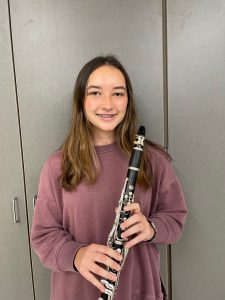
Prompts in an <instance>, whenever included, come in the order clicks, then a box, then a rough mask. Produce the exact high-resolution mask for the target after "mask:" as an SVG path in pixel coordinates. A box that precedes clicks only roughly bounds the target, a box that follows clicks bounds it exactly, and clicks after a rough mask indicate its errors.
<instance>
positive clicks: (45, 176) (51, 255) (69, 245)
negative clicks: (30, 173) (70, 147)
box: [31, 160, 86, 272]
mask: <svg viewBox="0 0 225 300" xmlns="http://www.w3.org/2000/svg"><path fill="white" fill-rule="evenodd" d="M57 184H58V183H57V182H56V180H54V179H53V178H52V175H51V172H50V167H49V163H48V160H47V161H46V162H45V164H44V167H43V169H42V172H41V176H40V181H39V188H38V195H37V201H36V205H35V209H34V216H33V223H32V229H31V244H32V248H33V249H34V251H35V252H36V254H37V255H38V256H39V258H40V260H41V262H42V263H43V265H44V266H45V267H47V268H49V269H51V270H53V271H56V272H65V271H71V272H76V269H75V268H74V265H73V260H74V257H75V255H76V253H77V251H78V250H79V249H80V248H81V247H83V246H86V245H85V244H80V243H78V242H76V241H75V240H74V238H73V236H72V235H71V234H70V233H69V232H68V231H66V230H65V229H64V228H63V222H62V212H60V209H59V206H58V205H57V198H58V197H59V196H60V193H59V190H58V189H57Z"/></svg>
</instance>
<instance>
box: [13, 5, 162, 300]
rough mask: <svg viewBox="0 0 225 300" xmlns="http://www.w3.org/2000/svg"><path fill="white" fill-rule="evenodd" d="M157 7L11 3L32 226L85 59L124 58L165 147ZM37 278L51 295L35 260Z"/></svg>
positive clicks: (143, 112) (141, 106)
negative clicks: (46, 166)
mask: <svg viewBox="0 0 225 300" xmlns="http://www.w3.org/2000/svg"><path fill="white" fill-rule="evenodd" d="M161 9H162V8H161V2H160V1H149V0H148V1H147V0H144V1H141V2H140V1H139V2H137V1H134V0H131V1H130V0H129V1H128V0H127V1H125V0H123V1H119V0H116V1H100V0H92V1H59V0H56V1H44V0H38V1H37V0H32V1H31V0H29V1H28V0H26V1H25V0H20V1H19V0H15V1H12V2H11V10H12V28H13V41H14V47H15V61H16V75H17V79H18V95H19V106H20V111H21V114H20V118H21V126H22V138H23V145H24V146H23V151H24V160H25V171H26V184H27V195H28V207H29V220H30V224H31V222H32V215H33V207H32V198H33V196H34V195H35V194H36V193H37V183H38V178H39V174H40V170H41V167H42V165H43V162H44V160H45V159H46V158H47V156H48V154H49V153H51V152H53V151H54V150H55V149H56V148H58V146H59V145H60V144H61V143H62V141H63V139H64V136H65V134H66V132H67V128H68V124H69V119H70V103H71V96H72V90H73V86H74V81H75V78H76V76H77V73H78V71H79V69H80V68H81V66H82V65H83V64H84V63H85V62H86V61H87V60H89V59H90V58H92V57H94V56H96V55H99V54H107V53H113V54H116V55H117V56H118V57H119V58H120V59H121V61H122V62H123V63H124V65H125V67H126V68H127V70H128V73H129V74H130V76H131V79H132V82H133V86H134V92H135V96H136V99H137V108H138V114H139V117H140V122H141V123H143V124H144V125H146V128H147V134H148V136H149V137H150V138H151V139H153V140H155V141H156V142H158V143H161V144H163V99H162V37H161V22H162V20H161V18H162V14H161ZM163 251H164V249H162V252H163ZM164 261H165V257H163V262H164ZM162 265H163V270H164V273H165V263H163V264H162ZM34 277H35V285H36V290H37V292H36V297H37V300H39V299H40V300H44V299H48V298H49V279H48V280H47V279H46V278H49V275H48V274H47V273H46V271H44V269H43V267H42V266H41V265H40V263H38V261H37V259H36V257H35V258H34Z"/></svg>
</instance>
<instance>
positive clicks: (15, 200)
mask: <svg viewBox="0 0 225 300" xmlns="http://www.w3.org/2000/svg"><path fill="white" fill-rule="evenodd" d="M13 218H14V223H19V221H20V219H19V210H18V198H17V197H15V198H13Z"/></svg>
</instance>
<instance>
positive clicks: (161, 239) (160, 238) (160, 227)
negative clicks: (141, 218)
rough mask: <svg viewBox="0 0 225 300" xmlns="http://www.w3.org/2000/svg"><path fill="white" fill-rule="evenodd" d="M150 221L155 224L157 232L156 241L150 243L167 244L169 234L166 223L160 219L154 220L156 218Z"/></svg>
mask: <svg viewBox="0 0 225 300" xmlns="http://www.w3.org/2000/svg"><path fill="white" fill-rule="evenodd" d="M150 221H151V222H153V223H154V225H155V227H156V231H157V232H156V235H155V237H154V239H153V240H152V241H150V243H155V244H163V243H166V242H167V241H168V237H169V232H168V229H167V226H166V224H165V223H164V221H163V220H162V219H160V218H154V217H153V218H150Z"/></svg>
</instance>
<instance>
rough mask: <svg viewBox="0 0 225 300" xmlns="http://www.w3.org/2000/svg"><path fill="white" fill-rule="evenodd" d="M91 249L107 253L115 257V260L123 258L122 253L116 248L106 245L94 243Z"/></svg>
mask: <svg viewBox="0 0 225 300" xmlns="http://www.w3.org/2000/svg"><path fill="white" fill-rule="evenodd" d="M90 250H91V251H94V252H99V253H102V254H106V255H108V256H109V257H112V258H114V259H115V260H118V261H121V260H122V259H123V257H122V255H120V254H119V253H118V252H117V251H116V250H113V249H112V248H110V247H108V246H104V245H98V244H92V245H91V249H90ZM95 255H96V254H95Z"/></svg>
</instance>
